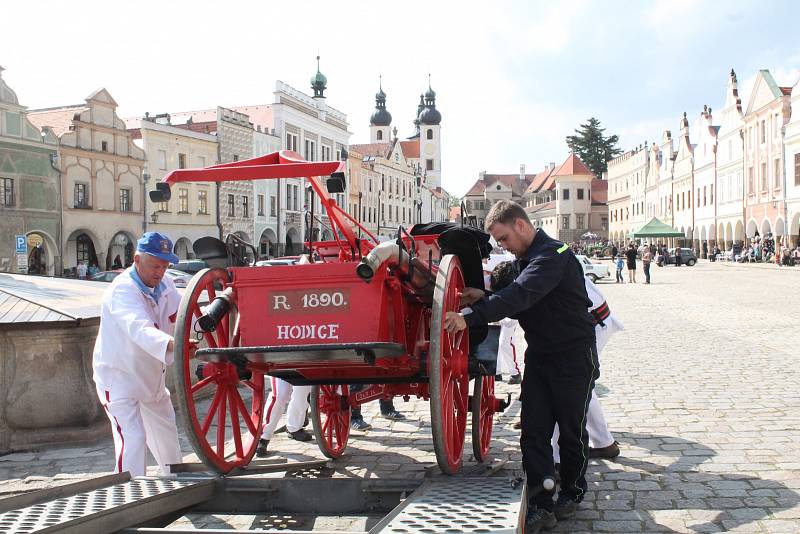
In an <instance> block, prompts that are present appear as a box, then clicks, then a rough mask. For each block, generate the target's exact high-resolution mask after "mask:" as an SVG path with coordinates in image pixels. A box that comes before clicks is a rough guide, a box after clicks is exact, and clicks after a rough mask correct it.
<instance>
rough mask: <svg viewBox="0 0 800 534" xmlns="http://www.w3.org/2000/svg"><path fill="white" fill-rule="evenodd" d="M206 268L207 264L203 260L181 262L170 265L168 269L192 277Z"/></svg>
mask: <svg viewBox="0 0 800 534" xmlns="http://www.w3.org/2000/svg"><path fill="white" fill-rule="evenodd" d="M207 267H208V263H206V262H205V261H204V260H181V261H179V262H178V263H173V264H170V266H169V268H170V269H174V270H176V271H183V272H184V273H188V274H191V275H194V274H196V273H198V272H200V271H202V270H203V269H206V268H207Z"/></svg>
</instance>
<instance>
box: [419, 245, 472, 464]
mask: <svg viewBox="0 0 800 534" xmlns="http://www.w3.org/2000/svg"><path fill="white" fill-rule="evenodd" d="M447 259H448V260H449V261H442V263H441V264H440V272H439V277H441V275H442V274H444V275H445V278H444V280H443V288H444V294H443V296H442V297H443V298H442V302H441V317H439V313H438V312H436V313H435V314H434V321H433V323H435V324H432V333H431V335H432V336H434V335H438V336H439V340H440V342H439V343H432V344H431V347H436V346H438V350H439V352H440V356H439V357H438V358H437V357H436V355H433V354H432V355H431V357H430V358H429V360H430V362H431V365H436V364H437V363H438V372H437V371H436V369H431V373H430V376H431V380H432V381H434V380H436V381H438V384H437V385H438V391H439V395H438V399H436V398H434V396H433V395H432V396H431V400H432V402H438V406H437V407H436V410H438V413H439V414H440V415H439V416H437V417H434V416H433V413H432V418H431V422H432V424H433V425H441V438H440V439H437V438H436V436H434V449H435V450H436V453H437V460H438V462H439V466H440V468H441V469H442V471H444V472H445V473H447V474H453V473H456V472H457V471H458V470H459V469H460V468H461V456H462V454H463V452H464V437H465V434H466V428H467V412H468V411H469V410H468V399H469V373H468V370H467V355H468V353H469V335H468V333H467V331H466V330H463V331H461V332H458V333H455V334H450V333H448V332H447V331H445V329H444V317H445V315H446V314H447V312H449V311H458V310H459V309H460V304H459V300H460V294H461V291H462V290H463V288H464V278H463V275H462V273H461V267H460V265H459V264H458V259H457V258H455V257H452V256H451V257H448V258H447ZM439 281H440V280H437V289H439V287H440V284H439ZM434 329H435V330H434ZM432 350H435V349H434V348H432ZM437 360H438V362H437ZM434 430H435V429H434Z"/></svg>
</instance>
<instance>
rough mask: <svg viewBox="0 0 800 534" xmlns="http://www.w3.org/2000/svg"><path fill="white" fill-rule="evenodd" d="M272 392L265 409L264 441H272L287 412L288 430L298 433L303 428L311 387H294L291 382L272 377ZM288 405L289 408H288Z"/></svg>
mask: <svg viewBox="0 0 800 534" xmlns="http://www.w3.org/2000/svg"><path fill="white" fill-rule="evenodd" d="M270 383H271V385H272V391H270V393H269V398H268V399H267V405H266V408H265V409H264V432H263V433H262V435H261V437H262V438H263V439H272V435H273V434H274V433H275V429H276V428H278V422H279V421H280V419H281V416H282V415H283V413H284V412H286V430H288V431H289V432H296V431H298V430H300V428H301V427H302V426H303V422H304V421H305V418H306V410H308V395H309V393H311V386H292V385H291V384H290V383H289V382H287V381H285V380H281V379H280V378H276V377H274V376H273V377H272V380H271V382H270ZM287 405H288V408H287Z"/></svg>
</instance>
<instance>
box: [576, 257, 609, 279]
mask: <svg viewBox="0 0 800 534" xmlns="http://www.w3.org/2000/svg"><path fill="white" fill-rule="evenodd" d="M575 257H576V258H578V261H579V262H581V267H583V276H588V277H589V278H591V280H592V282H597V281H598V280H600V279H601V278H605V277H607V276H611V271H610V270H609V268H608V264H605V263H595V262H593V261H592V260H590V259H589V258H587V257H586V256H584V255H583V254H576V255H575Z"/></svg>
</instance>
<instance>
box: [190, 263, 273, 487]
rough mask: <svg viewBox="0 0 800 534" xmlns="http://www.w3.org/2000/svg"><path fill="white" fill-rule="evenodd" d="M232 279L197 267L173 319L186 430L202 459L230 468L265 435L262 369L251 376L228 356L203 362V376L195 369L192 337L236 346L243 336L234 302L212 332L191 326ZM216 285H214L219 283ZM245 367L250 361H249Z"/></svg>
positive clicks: (242, 462)
mask: <svg viewBox="0 0 800 534" xmlns="http://www.w3.org/2000/svg"><path fill="white" fill-rule="evenodd" d="M227 282H228V273H227V272H226V271H225V270H223V269H211V270H205V271H201V272H199V273H198V274H197V275H195V277H194V278H193V279H192V281H191V282H190V284H189V287H187V288H186V292H185V293H184V296H183V299H182V300H181V305H180V308H179V311H178V321H177V324H176V325H175V340H176V346H175V366H176V367H177V371H178V372H177V375H178V377H179V378H180V379H181V380H180V382H181V383H180V384H178V390H179V391H178V394H179V395H178V396H179V398H180V400H181V401H182V402H180V403H179V405H180V408H181V413H182V415H183V416H184V425H185V427H186V432H187V435H188V436H189V439H190V441H191V442H192V445H193V447H194V449H195V452H196V453H197V455H198V457H199V458H200V460H201V461H202V462H203V463H205V464H206V465H208V466H209V467H212V468H213V469H215V470H216V471H219V472H223V473H227V472H229V471H231V470H232V469H234V468H236V467H242V466H245V465H247V464H248V463H250V460H251V459H252V457H253V454H254V453H255V450H256V447H257V446H258V438H259V437H260V436H261V417H262V411H263V406H264V375H263V374H261V373H257V372H252V371H251V373H252V377H251V378H250V379H249V380H243V379H241V378H240V376H239V369H237V366H236V365H235V364H233V363H230V362H229V361H227V360H225V359H221V360H220V361H214V362H211V361H208V362H199V363H201V364H202V365H203V369H202V378H198V377H197V376H196V374H195V363H198V362H196V360H194V359H193V358H190V350H189V349H190V343H189V339H190V338H192V339H198V338H199V339H200V340H201V346H205V347H220V348H221V347H236V346H239V341H240V336H239V327H238V312H237V310H236V309H235V308H233V309H232V310H231V311H230V312H229V313H228V314H226V315H225V316H224V317H223V318H222V320H221V321H220V322H219V324H218V326H217V329H216V330H215V331H214V332H203V333H200V332H197V331H195V330H194V328H193V323H194V321H195V319H196V318H198V317H199V316H200V315H201V313H202V312H201V310H200V304H199V301H200V300H201V298H202V299H203V300H205V298H206V295H207V298H208V302H211V301H212V300H213V299H214V298H215V297H216V296H217V295H218V294H219V293H220V291H221V288H223V287H225V285H226V284H227ZM215 286H216V287H215ZM245 368H246V366H245Z"/></svg>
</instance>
